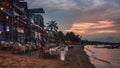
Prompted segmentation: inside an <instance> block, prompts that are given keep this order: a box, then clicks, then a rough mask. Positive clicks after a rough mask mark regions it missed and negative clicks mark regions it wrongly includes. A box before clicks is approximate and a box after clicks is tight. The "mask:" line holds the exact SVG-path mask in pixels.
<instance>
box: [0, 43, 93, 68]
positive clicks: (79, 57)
mask: <svg viewBox="0 0 120 68" xmlns="http://www.w3.org/2000/svg"><path fill="white" fill-rule="evenodd" d="M39 53H40V52H39V51H32V52H29V53H25V54H11V53H10V52H6V51H0V68H95V67H94V66H93V65H92V64H91V63H90V61H89V57H88V56H87V55H86V53H85V52H84V51H83V50H82V48H81V47H80V46H77V45H75V46H74V47H73V48H71V49H69V51H68V54H67V55H66V58H65V61H61V60H60V57H59V56H47V55H46V56H43V55H42V54H40V56H39Z"/></svg>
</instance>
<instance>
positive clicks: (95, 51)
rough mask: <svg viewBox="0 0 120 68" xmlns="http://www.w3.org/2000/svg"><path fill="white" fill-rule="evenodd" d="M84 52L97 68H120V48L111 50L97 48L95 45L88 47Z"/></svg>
mask: <svg viewBox="0 0 120 68" xmlns="http://www.w3.org/2000/svg"><path fill="white" fill-rule="evenodd" d="M97 46H104V45H97ZM84 51H85V52H86V53H87V55H88V56H89V59H90V62H91V63H92V64H93V65H94V66H95V67H96V68H120V48H118V49H109V48H102V47H96V46H95V45H86V46H85V47H84Z"/></svg>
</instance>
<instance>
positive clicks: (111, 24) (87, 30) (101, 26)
mask: <svg viewBox="0 0 120 68" xmlns="http://www.w3.org/2000/svg"><path fill="white" fill-rule="evenodd" d="M115 27H119V24H118V23H116V22H115V21H111V20H105V21H99V22H94V23H92V22H74V23H73V24H72V25H71V28H70V29H69V30H65V32H75V33H77V34H80V35H100V34H113V33H116V34H117V33H118V30H116V29H114V28H115Z"/></svg>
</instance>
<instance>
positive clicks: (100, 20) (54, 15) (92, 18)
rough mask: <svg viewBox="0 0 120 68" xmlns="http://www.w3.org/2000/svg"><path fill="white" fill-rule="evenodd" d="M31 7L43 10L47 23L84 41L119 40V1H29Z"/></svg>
mask: <svg viewBox="0 0 120 68" xmlns="http://www.w3.org/2000/svg"><path fill="white" fill-rule="evenodd" d="M26 1H27V2H28V8H43V9H44V10H45V14H43V17H44V19H45V23H47V22H48V21H50V20H56V21H57V23H58V26H59V30H61V31H63V32H64V33H66V32H75V33H76V34H78V35H80V36H82V38H83V39H88V40H98V41H120V36H119V35H120V0H26Z"/></svg>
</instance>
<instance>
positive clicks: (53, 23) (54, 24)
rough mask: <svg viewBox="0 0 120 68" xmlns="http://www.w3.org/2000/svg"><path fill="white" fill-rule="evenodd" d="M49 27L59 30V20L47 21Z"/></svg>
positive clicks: (51, 29)
mask: <svg viewBox="0 0 120 68" xmlns="http://www.w3.org/2000/svg"><path fill="white" fill-rule="evenodd" d="M47 29H48V30H50V31H55V32H56V31H57V30H58V26H57V22H56V21H54V20H51V21H49V22H48V23H47Z"/></svg>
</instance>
